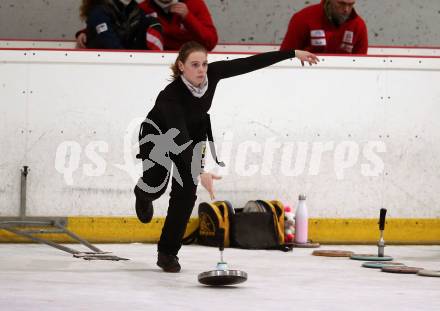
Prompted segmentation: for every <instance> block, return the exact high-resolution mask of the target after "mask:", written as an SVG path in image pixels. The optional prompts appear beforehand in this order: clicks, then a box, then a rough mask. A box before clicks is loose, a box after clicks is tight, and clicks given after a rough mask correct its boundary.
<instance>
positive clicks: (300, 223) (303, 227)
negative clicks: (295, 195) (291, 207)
mask: <svg viewBox="0 0 440 311" xmlns="http://www.w3.org/2000/svg"><path fill="white" fill-rule="evenodd" d="M308 230H309V216H308V215H307V206H306V196H305V195H304V194H300V195H299V202H298V207H297V208H296V214H295V242H296V243H299V244H305V243H307V241H308V240H307V239H308Z"/></svg>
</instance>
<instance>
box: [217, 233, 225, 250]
mask: <svg viewBox="0 0 440 311" xmlns="http://www.w3.org/2000/svg"><path fill="white" fill-rule="evenodd" d="M216 238H217V243H218V248H219V249H220V250H221V251H223V250H224V249H225V244H224V241H225V229H223V228H218V229H217V234H216Z"/></svg>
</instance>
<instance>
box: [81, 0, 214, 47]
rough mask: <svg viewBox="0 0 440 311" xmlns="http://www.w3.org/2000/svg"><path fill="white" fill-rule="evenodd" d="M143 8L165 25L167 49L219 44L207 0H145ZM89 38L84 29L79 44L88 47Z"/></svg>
mask: <svg viewBox="0 0 440 311" xmlns="http://www.w3.org/2000/svg"><path fill="white" fill-rule="evenodd" d="M121 1H122V0H121ZM133 2H134V1H133ZM139 7H140V8H141V9H142V11H143V12H144V13H145V15H146V17H147V18H157V20H158V21H159V23H160V24H161V26H162V31H163V32H162V35H163V43H164V49H165V50H179V49H180V47H181V46H182V45H183V44H184V43H185V42H188V41H196V42H198V43H200V44H202V45H203V46H204V47H205V48H206V49H207V50H212V49H214V47H215V46H216V45H217V42H218V36H217V30H216V28H215V26H214V23H213V21H212V18H211V14H210V13H209V10H208V8H207V6H206V4H205V2H204V1H203V0H180V1H179V0H144V1H142V2H141V3H139ZM87 37H88V36H87V35H86V34H85V33H84V32H83V31H81V32H79V33H77V44H78V47H82V48H84V47H85V42H86V41H87Z"/></svg>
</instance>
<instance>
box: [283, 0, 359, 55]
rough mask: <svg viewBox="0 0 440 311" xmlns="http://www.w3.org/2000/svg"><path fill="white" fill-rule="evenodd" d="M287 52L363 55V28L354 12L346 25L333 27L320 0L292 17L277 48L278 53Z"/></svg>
mask: <svg viewBox="0 0 440 311" xmlns="http://www.w3.org/2000/svg"><path fill="white" fill-rule="evenodd" d="M289 49H296V50H306V51H309V52H312V53H327V54H367V50H368V33H367V26H366V25H365V22H364V20H363V19H362V18H361V17H360V16H359V15H357V13H356V11H355V10H354V9H353V11H352V13H351V15H350V17H349V19H348V20H347V21H346V22H344V23H343V24H342V25H340V26H335V25H334V24H332V23H331V22H330V21H329V19H328V18H327V16H326V14H325V11H324V1H321V3H319V4H315V5H311V6H308V7H306V8H304V9H302V10H301V11H299V12H298V13H296V14H294V15H293V16H292V18H291V20H290V23H289V28H288V29H287V33H286V36H285V37H284V40H283V43H281V47H280V50H289Z"/></svg>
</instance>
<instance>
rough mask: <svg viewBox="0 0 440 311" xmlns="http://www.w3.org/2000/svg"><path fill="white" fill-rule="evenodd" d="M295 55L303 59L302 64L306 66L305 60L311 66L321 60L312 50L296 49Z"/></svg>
mask: <svg viewBox="0 0 440 311" xmlns="http://www.w3.org/2000/svg"><path fill="white" fill-rule="evenodd" d="M295 57H296V58H298V59H299V60H300V61H301V65H303V66H304V62H308V63H309V65H310V66H312V64H317V63H318V62H319V59H318V57H317V56H316V55H315V54H313V53H310V52H307V51H301V50H295Z"/></svg>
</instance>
